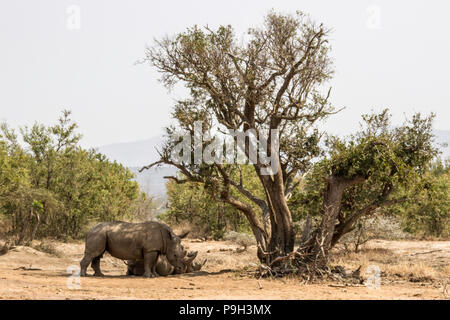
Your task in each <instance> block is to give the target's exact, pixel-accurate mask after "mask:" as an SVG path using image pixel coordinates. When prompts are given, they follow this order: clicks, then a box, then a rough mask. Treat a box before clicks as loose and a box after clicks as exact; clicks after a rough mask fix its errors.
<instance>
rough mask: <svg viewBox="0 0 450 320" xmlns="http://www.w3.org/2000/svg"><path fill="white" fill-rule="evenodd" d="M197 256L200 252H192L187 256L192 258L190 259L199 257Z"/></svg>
mask: <svg viewBox="0 0 450 320" xmlns="http://www.w3.org/2000/svg"><path fill="white" fill-rule="evenodd" d="M197 254H198V251H191V252H189V253H188V254H187V256H188V257H189V258H190V257H194V258H195V257H196V256H197Z"/></svg>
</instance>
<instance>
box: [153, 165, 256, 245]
mask: <svg viewBox="0 0 450 320" xmlns="http://www.w3.org/2000/svg"><path fill="white" fill-rule="evenodd" d="M230 167H231V166H230ZM230 167H229V168H228V169H231V168H230ZM235 169H236V171H233V170H231V172H232V174H233V175H235V176H237V179H236V180H238V181H239V179H241V181H242V183H243V185H244V186H245V187H246V188H247V189H248V190H251V191H252V192H253V193H254V194H257V195H260V194H262V190H259V188H260V185H259V184H258V180H257V177H256V175H255V174H254V172H253V171H252V168H251V167H250V166H241V167H239V168H235ZM237 169H239V170H237ZM239 175H241V178H239ZM218 186H219V184H218V183H217V184H216V183H214V179H212V180H211V182H210V184H205V185H203V184H200V183H192V182H186V183H182V184H177V183H176V182H174V181H169V182H168V183H167V196H168V201H169V209H168V211H167V212H166V213H165V214H164V215H162V216H160V218H162V219H163V220H166V221H167V222H170V223H176V224H180V223H188V224H190V226H191V228H192V229H193V230H194V232H195V233H198V235H200V236H203V237H212V238H214V239H221V238H223V236H224V235H225V234H226V232H228V231H235V232H244V233H245V232H251V231H250V226H249V223H248V221H247V219H246V218H245V216H243V214H242V213H241V212H240V211H238V210H237V209H235V208H234V207H232V206H231V205H229V204H227V203H225V202H222V201H218V199H217V198H215V197H214V194H218V193H220V192H221V190H220V188H219V187H218ZM233 196H234V197H236V198H237V199H241V198H243V196H242V195H241V194H240V193H238V192H237V191H235V192H233ZM254 210H255V211H257V210H258V208H257V207H256V206H255V207H254Z"/></svg>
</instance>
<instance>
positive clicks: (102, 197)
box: [0, 111, 138, 242]
mask: <svg viewBox="0 0 450 320" xmlns="http://www.w3.org/2000/svg"><path fill="white" fill-rule="evenodd" d="M76 128H77V125H76V124H75V123H74V122H72V121H71V119H70V112H69V111H64V112H63V114H62V116H61V118H60V119H59V121H58V123H57V124H56V125H54V126H49V127H46V126H44V125H39V124H35V125H33V126H32V127H31V128H28V127H23V128H21V130H20V132H21V136H22V138H23V141H24V147H21V146H20V144H19V143H18V141H17V136H16V134H15V133H14V131H13V130H10V129H9V128H8V126H7V125H6V124H3V125H2V126H1V135H0V214H3V215H4V216H6V217H8V218H9V220H10V222H11V229H12V230H11V232H12V233H13V234H15V235H16V236H17V238H18V241H19V242H24V241H26V242H29V241H31V240H32V239H34V238H35V237H43V236H51V237H58V238H64V239H65V238H68V237H72V238H76V237H80V236H81V235H82V233H83V231H84V229H85V228H86V226H87V225H88V223H89V222H91V221H97V220H101V221H109V220H117V219H119V218H123V217H127V216H129V215H130V214H131V210H132V203H133V200H134V199H135V198H137V196H138V185H137V183H136V182H134V181H132V178H133V174H132V173H131V172H130V171H129V170H128V169H127V168H124V167H123V166H122V165H120V164H118V163H116V162H110V161H108V160H107V159H106V157H105V156H104V155H101V154H98V153H97V152H95V150H83V149H82V148H81V147H80V146H79V145H78V142H79V140H80V138H81V136H80V135H79V134H77V133H76V131H75V130H76Z"/></svg>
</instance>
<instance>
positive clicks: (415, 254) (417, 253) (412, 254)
mask: <svg viewBox="0 0 450 320" xmlns="http://www.w3.org/2000/svg"><path fill="white" fill-rule="evenodd" d="M440 251H442V250H440V249H439V250H431V251H426V252H416V253H411V254H410V256H417V255H419V254H428V253H433V252H440Z"/></svg>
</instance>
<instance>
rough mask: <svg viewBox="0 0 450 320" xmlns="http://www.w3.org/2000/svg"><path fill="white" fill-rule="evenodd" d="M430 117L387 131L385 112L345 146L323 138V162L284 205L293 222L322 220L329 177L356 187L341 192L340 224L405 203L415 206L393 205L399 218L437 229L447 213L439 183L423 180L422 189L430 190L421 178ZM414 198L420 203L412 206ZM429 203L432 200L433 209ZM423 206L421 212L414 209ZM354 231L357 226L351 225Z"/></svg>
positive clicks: (370, 118)
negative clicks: (325, 148)
mask: <svg viewBox="0 0 450 320" xmlns="http://www.w3.org/2000/svg"><path fill="white" fill-rule="evenodd" d="M433 117H434V115H430V116H429V117H425V118H424V117H422V116H421V115H420V114H416V115H414V116H413V117H412V119H411V120H410V121H407V122H405V124H403V125H402V126H400V127H397V128H393V127H392V126H391V124H390V121H389V120H390V115H389V113H388V110H384V111H382V112H381V113H379V114H372V115H364V116H363V120H364V125H363V126H362V129H361V131H360V132H358V133H357V134H356V135H352V136H350V137H349V138H348V139H346V140H345V139H339V138H336V137H329V138H328V141H327V146H328V149H329V150H328V156H327V157H326V158H324V159H323V160H321V161H319V162H318V163H316V164H315V165H314V167H313V169H312V170H311V171H310V172H309V173H308V175H306V177H305V178H304V179H303V181H302V183H301V184H300V188H298V189H296V190H295V191H294V193H293V196H292V198H291V199H290V208H291V210H292V213H293V218H294V220H295V221H298V220H300V219H303V218H304V217H305V216H306V215H307V214H310V215H312V216H316V217H318V216H321V215H322V212H323V195H324V193H325V191H326V190H325V188H326V186H327V183H326V180H325V179H327V178H328V177H331V176H333V177H336V178H338V179H341V181H351V180H353V179H360V181H361V183H357V184H355V185H353V186H351V187H349V188H347V189H345V191H344V194H343V197H342V201H341V203H340V206H341V207H340V213H339V220H340V221H341V222H343V221H348V220H349V218H352V221H355V222H356V221H357V220H358V219H359V218H362V217H364V216H366V215H369V214H372V213H373V212H374V211H375V210H376V209H377V208H380V207H384V206H390V205H393V204H395V203H397V201H398V202H404V201H407V200H410V201H409V202H410V203H415V206H410V205H408V206H407V205H406V204H402V205H399V206H400V207H402V208H404V209H403V211H404V214H405V215H410V216H411V217H414V219H419V220H420V221H422V222H423V224H422V226H423V225H424V224H425V220H426V218H425V217H427V218H428V219H429V225H430V224H432V223H431V222H433V223H437V224H439V225H442V223H443V217H442V216H444V215H447V216H448V212H449V210H448V194H449V192H448V189H445V188H446V184H445V181H444V180H442V179H441V180H440V181H437V180H438V179H437V178H434V180H433V181H430V180H429V179H428V185H430V186H433V187H429V188H425V185H427V184H426V183H425V182H424V181H423V175H424V173H425V172H427V170H429V164H430V162H431V161H432V159H433V158H435V157H436V155H437V150H436V149H435V148H434V146H433V135H432V120H433ZM436 170H437V169H436ZM439 170H441V171H442V170H443V169H442V168H441V169H439ZM444 171H445V170H444ZM426 175H429V174H428V173H427V174H426ZM400 190H403V191H402V192H400ZM418 197H419V198H420V197H421V198H422V199H423V201H417V200H418ZM445 197H447V202H446V201H445ZM413 199H414V200H413ZM427 199H428V200H427ZM430 199H433V201H434V202H433V205H431V204H430ZM434 199H439V200H436V201H435V200H434ZM412 200H413V201H412ZM425 202H426V203H427V204H428V205H427V206H425V205H423V206H422V205H420V203H425ZM446 205H447V207H446ZM439 206H441V207H439ZM437 207H439V209H438V208H437ZM406 208H408V209H407V210H406ZM406 212H408V213H406ZM432 212H433V213H432ZM353 217H357V218H358V219H353ZM354 226H355V227H357V226H358V225H357V224H356V223H355V224H354ZM417 226H419V224H417ZM419 228H421V227H419ZM433 228H437V227H433ZM438 229H439V228H438ZM410 230H412V229H411V228H410ZM436 230H437V229H436ZM439 230H440V231H441V229H439Z"/></svg>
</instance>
